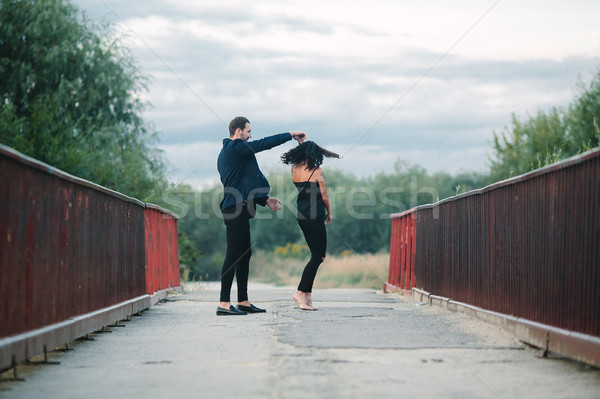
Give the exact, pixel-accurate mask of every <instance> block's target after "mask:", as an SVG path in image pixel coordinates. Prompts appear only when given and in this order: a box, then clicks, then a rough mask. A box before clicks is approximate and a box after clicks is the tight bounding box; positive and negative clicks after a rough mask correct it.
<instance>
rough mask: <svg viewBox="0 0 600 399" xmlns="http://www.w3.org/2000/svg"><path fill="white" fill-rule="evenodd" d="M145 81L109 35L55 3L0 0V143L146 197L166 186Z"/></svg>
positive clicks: (106, 29)
mask: <svg viewBox="0 0 600 399" xmlns="http://www.w3.org/2000/svg"><path fill="white" fill-rule="evenodd" d="M147 84H148V78H147V77H145V76H143V75H142V74H141V73H140V72H139V70H138V68H137V67H136V65H135V63H134V61H133V58H132V57H131V55H130V54H129V53H128V52H127V50H126V49H125V48H124V47H122V46H121V45H120V42H119V40H118V39H113V38H111V36H110V26H92V25H91V24H90V23H89V22H88V21H87V20H86V18H85V16H83V15H81V14H80V13H79V11H78V10H77V9H76V8H75V7H74V6H73V5H71V4H69V3H65V2H63V1H61V0H39V1H31V0H28V1H18V0H1V1H0V96H1V98H0V101H1V102H0V114H1V115H2V120H1V121H0V142H1V143H3V144H6V145H8V146H11V147H13V148H15V149H16V150H19V151H21V152H23V153H25V154H27V155H29V156H32V157H34V158H37V159H40V160H42V161H44V162H47V163H50V164H51V165H53V166H55V167H57V168H60V169H63V170H65V171H67V172H69V173H71V174H74V175H77V176H80V177H83V178H85V179H88V180H92V181H94V182H95V183H98V184H101V185H104V186H107V187H109V188H112V189H115V190H117V191H121V192H124V193H126V194H128V195H132V196H135V197H137V198H140V199H142V200H147V199H148V197H149V196H151V195H152V193H153V192H156V191H157V189H160V188H163V187H164V186H165V185H166V179H165V177H164V168H165V166H164V161H163V158H162V154H161V152H160V151H158V150H157V149H156V148H154V146H153V144H154V143H155V141H156V139H157V134H156V132H155V131H154V130H153V128H152V126H151V125H149V124H148V123H146V122H144V121H143V119H142V118H141V116H140V115H141V112H142V111H143V109H144V107H145V106H146V105H147V104H145V103H143V102H142V101H141V100H140V93H142V92H143V91H145V90H147Z"/></svg>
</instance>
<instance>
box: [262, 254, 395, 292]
mask: <svg viewBox="0 0 600 399" xmlns="http://www.w3.org/2000/svg"><path fill="white" fill-rule="evenodd" d="M307 262H308V256H306V257H302V258H294V257H280V256H276V255H274V254H273V253H272V252H264V251H256V252H255V253H253V254H252V259H251V263H250V280H252V281H257V282H262V283H270V284H275V285H294V286H295V285H298V282H299V281H300V277H301V275H302V271H303V270H304V266H305V265H306V263H307ZM388 265H389V254H388V253H378V254H349V255H346V256H331V255H328V256H327V257H326V258H325V261H324V262H323V263H322V264H321V266H320V267H319V271H318V272H317V277H316V278H315V283H314V287H315V288H374V289H381V288H382V286H383V283H384V282H385V281H386V280H387V273H388Z"/></svg>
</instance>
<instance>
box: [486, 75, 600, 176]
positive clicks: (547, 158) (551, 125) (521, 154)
mask: <svg viewBox="0 0 600 399" xmlns="http://www.w3.org/2000/svg"><path fill="white" fill-rule="evenodd" d="M578 92H579V94H578V96H577V97H576V98H575V100H574V101H573V102H572V103H571V104H570V105H569V107H568V108H567V109H559V108H552V109H550V110H549V111H538V113H537V114H536V115H535V116H529V117H528V118H526V119H525V120H521V119H519V118H518V117H517V116H516V115H515V114H513V115H512V125H511V127H510V128H508V127H507V128H505V129H504V131H503V132H502V133H497V132H494V139H493V143H492V147H493V150H494V156H493V157H492V158H491V159H490V176H491V178H492V179H493V180H494V181H497V180H502V179H506V178H508V177H511V176H515V175H518V174H522V173H526V172H528V171H530V170H532V169H535V168H539V167H541V166H545V165H548V164H551V163H554V162H557V161H559V160H561V159H564V158H567V157H570V156H573V155H576V154H578V153H581V152H583V151H586V150H589V149H591V148H594V147H597V146H598V143H599V138H600V135H599V134H598V133H597V131H596V129H595V121H596V120H598V119H599V118H600V70H599V71H598V72H597V73H596V75H595V77H594V78H593V79H592V82H591V83H590V84H589V86H586V85H585V84H584V83H583V82H582V81H581V80H580V81H579V83H578Z"/></svg>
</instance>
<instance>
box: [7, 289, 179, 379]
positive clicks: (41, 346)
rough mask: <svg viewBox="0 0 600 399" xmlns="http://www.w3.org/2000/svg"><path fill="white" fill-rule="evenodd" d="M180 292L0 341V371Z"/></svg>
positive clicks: (147, 297) (145, 297)
mask: <svg viewBox="0 0 600 399" xmlns="http://www.w3.org/2000/svg"><path fill="white" fill-rule="evenodd" d="M171 291H179V292H181V291H182V288H181V287H173V288H169V289H166V290H161V291H158V292H156V293H154V294H152V295H150V294H146V295H142V296H139V297H137V298H133V299H130V300H127V301H124V302H121V303H118V304H116V305H112V306H109V307H106V308H102V309H99V310H96V311H93V312H90V313H86V314H83V315H79V316H74V317H70V318H68V319H67V320H65V321H61V322H59V323H54V324H51V325H48V326H45V327H42V328H37V329H35V330H31V331H27V332H25V333H21V334H17V335H13V336H10V337H6V338H2V339H0V370H5V369H9V368H11V367H14V366H16V364H17V363H19V362H22V361H24V360H27V359H30V358H31V357H33V356H36V355H39V354H42V353H46V352H50V351H52V350H53V349H55V348H58V347H61V346H66V345H68V343H69V342H71V341H74V340H76V339H77V338H80V337H83V336H85V335H86V334H90V333H93V332H94V331H98V330H101V329H102V328H104V327H106V326H108V325H111V324H115V323H117V322H119V321H120V320H124V319H127V318H128V317H129V316H131V315H133V314H136V313H140V312H141V311H142V310H146V309H149V308H150V307H152V306H154V305H155V304H156V303H157V302H158V301H160V300H161V299H165V298H166V297H167V295H168V292H171Z"/></svg>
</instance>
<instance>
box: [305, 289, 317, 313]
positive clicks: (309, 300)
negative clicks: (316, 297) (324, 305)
mask: <svg viewBox="0 0 600 399" xmlns="http://www.w3.org/2000/svg"><path fill="white" fill-rule="evenodd" d="M306 303H307V304H308V306H310V307H311V308H313V310H317V309H319V308H317V307H315V306H314V305H313V303H312V296H311V293H310V292H307V293H306Z"/></svg>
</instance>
